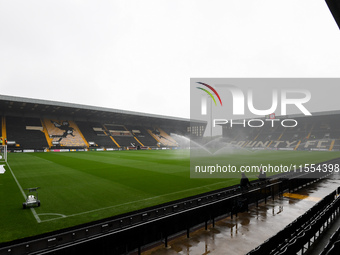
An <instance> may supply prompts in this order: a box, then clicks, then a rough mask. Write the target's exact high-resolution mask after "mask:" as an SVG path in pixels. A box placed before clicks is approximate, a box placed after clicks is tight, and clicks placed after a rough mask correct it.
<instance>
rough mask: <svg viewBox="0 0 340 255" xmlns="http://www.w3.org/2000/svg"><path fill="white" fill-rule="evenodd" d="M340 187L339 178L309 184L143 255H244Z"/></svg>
mask: <svg viewBox="0 0 340 255" xmlns="http://www.w3.org/2000/svg"><path fill="white" fill-rule="evenodd" d="M339 186H340V180H339V178H338V176H336V177H335V178H332V179H326V180H322V181H320V182H317V183H314V184H312V185H309V186H307V187H305V188H303V189H301V190H299V191H297V192H295V193H294V194H290V193H289V194H288V193H286V194H284V197H281V198H279V197H275V200H274V201H273V200H271V199H269V200H268V201H267V204H265V203H264V202H263V203H260V204H259V207H255V206H250V207H249V212H244V213H239V214H238V217H235V216H234V217H233V219H231V217H227V218H224V219H221V220H219V221H216V222H215V227H212V225H208V230H205V229H204V226H203V227H202V228H200V229H198V230H196V231H194V232H192V233H190V238H187V237H186V234H183V235H181V236H179V237H177V238H174V239H173V240H170V241H169V243H168V244H169V246H170V247H168V248H165V247H164V244H160V245H158V246H156V247H154V248H152V249H150V250H148V251H144V252H143V253H142V254H144V255H158V254H160V255H172V254H185V255H197V254H213V255H222V254H223V255H226V254H232V255H238V254H246V253H247V252H249V251H250V250H252V249H254V248H255V247H257V246H258V245H260V244H262V243H263V242H264V241H265V240H267V239H268V238H269V237H271V236H273V235H274V234H276V233H277V232H278V231H280V230H281V229H283V228H284V227H285V226H287V225H288V224H289V223H291V222H292V221H294V220H295V219H296V218H297V217H299V216H300V215H301V214H303V213H304V212H305V211H307V210H308V209H309V208H311V207H312V206H313V205H315V204H316V203H317V202H318V201H319V200H321V199H322V198H323V197H325V196H326V195H328V194H329V193H331V192H332V191H334V190H335V189H337V188H338V187H339Z"/></svg>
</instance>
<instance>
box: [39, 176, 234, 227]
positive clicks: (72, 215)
mask: <svg viewBox="0 0 340 255" xmlns="http://www.w3.org/2000/svg"><path fill="white" fill-rule="evenodd" d="M227 182H228V181H223V182H217V183H213V184H208V185H204V186H200V187H196V188H191V189H186V190H180V191H176V192H172V193H168V194H164V195H160V196H155V197H149V198H145V199H140V200H136V201H131V202H127V203H123V204H118V205H112V206H108V207H102V208H98V209H94V210H90V211H86V212H81V213H75V214H70V215H64V217H62V218H53V219H48V220H42V221H41V222H47V221H53V220H59V219H63V218H68V217H74V216H79V215H83V214H88V213H93V212H98V211H102V210H107V209H112V208H115V207H119V206H125V205H129V204H134V203H138V202H143V201H147V200H152V199H156V198H160V197H165V196H168V195H173V194H177V193H183V192H187V191H191V190H195V189H201V188H204V187H209V186H213V185H216V184H220V183H227ZM39 215H42V214H39Z"/></svg>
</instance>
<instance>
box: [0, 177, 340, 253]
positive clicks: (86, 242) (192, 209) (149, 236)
mask: <svg viewBox="0 0 340 255" xmlns="http://www.w3.org/2000/svg"><path fill="white" fill-rule="evenodd" d="M297 175H299V177H300V178H297ZM310 175H311V173H299V174H297V173H289V174H281V175H277V176H276V177H275V178H272V179H268V180H266V181H263V182H259V181H253V182H252V186H251V187H250V188H249V190H243V191H242V190H240V188H239V187H238V186H232V187H227V188H225V189H221V190H217V191H213V192H209V193H205V194H203V195H198V196H194V197H190V198H185V199H181V200H177V201H174V202H169V203H166V204H162V205H159V206H154V207H150V208H146V209H143V210H139V211H135V212H131V213H126V214H123V215H118V216H115V217H112V218H109V219H104V220H101V221H97V222H92V223H88V224H84V225H81V226H76V227H73V228H68V229H64V230H60V231H55V232H52V233H47V234H43V235H40V236H36V237H31V238H26V239H23V240H18V241H13V242H10V243H4V244H1V245H0V247H1V248H0V255H2V254H12V255H16V254H63V255H64V254H85V253H86V254H89V253H90V254H126V253H128V252H133V251H135V252H138V254H140V253H141V250H142V249H143V248H146V247H149V246H150V245H151V244H155V243H160V242H162V243H164V245H165V246H166V247H167V246H168V240H169V238H172V237H173V236H175V235H179V234H186V236H187V237H189V236H190V231H191V230H192V229H193V228H194V227H197V226H205V228H206V229H207V227H208V224H212V227H214V225H215V220H216V219H218V218H219V217H223V216H227V215H230V216H231V217H234V216H237V214H238V213H239V212H242V211H246V210H248V205H249V204H254V205H256V206H257V205H258V203H259V202H260V201H264V202H267V200H268V199H273V200H274V199H275V195H277V194H278V195H279V196H281V195H282V194H283V192H284V191H287V190H290V191H292V190H295V189H298V188H301V187H303V186H305V185H308V184H311V183H314V182H316V181H318V180H320V179H322V178H325V177H327V176H329V175H330V174H329V173H322V174H321V175H320V176H317V177H315V178H310V177H311V176H310ZM333 200H334V194H331V195H329V196H327V197H326V198H325V199H324V200H323V201H322V202H320V203H318V205H319V207H318V209H317V211H320V210H323V209H324V207H325V206H326V205H327V204H333V203H332V201H333ZM338 204H339V203H338V202H337V204H336V205H334V208H336V206H338ZM311 215H312V212H310V213H308V217H309V216H311ZM323 215H324V214H322V215H320V216H322V217H326V216H323ZM327 217H328V214H327ZM310 218H311V219H315V217H310ZM305 219H306V220H307V219H308V218H307V216H305V217H304V218H303V219H298V220H297V222H299V224H300V225H303V222H304V220H305ZM294 224H295V223H294ZM296 224H297V223H296ZM303 226H304V225H303ZM288 229H291V230H290V231H285V232H284V233H288V234H289V235H291V234H292V233H293V227H288ZM294 233H295V232H294ZM299 233H300V232H298V234H299ZM298 236H299V238H300V235H298ZM294 240H295V239H294ZM277 241H279V240H277ZM281 241H282V240H281ZM273 244H274V245H275V246H277V244H278V242H273ZM268 245H269V244H268ZM269 249H270V248H269ZM287 249H288V248H287ZM256 254H259V253H256ZM262 254H265V253H262Z"/></svg>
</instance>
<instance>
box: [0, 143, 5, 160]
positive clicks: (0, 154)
mask: <svg viewBox="0 0 340 255" xmlns="http://www.w3.org/2000/svg"><path fill="white" fill-rule="evenodd" d="M2 162H5V163H6V162H7V145H0V163H2Z"/></svg>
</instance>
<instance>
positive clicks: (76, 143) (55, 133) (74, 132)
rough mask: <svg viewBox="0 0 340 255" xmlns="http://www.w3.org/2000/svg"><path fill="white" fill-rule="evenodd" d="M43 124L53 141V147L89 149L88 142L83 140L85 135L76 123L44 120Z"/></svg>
mask: <svg viewBox="0 0 340 255" xmlns="http://www.w3.org/2000/svg"><path fill="white" fill-rule="evenodd" d="M43 122H44V125H45V127H46V129H47V132H48V134H49V137H50V138H51V139H52V145H54V146H57V147H58V146H60V147H75V148H85V147H88V144H87V142H86V141H85V140H84V139H83V135H82V133H81V132H80V130H79V128H78V126H77V125H76V123H75V122H73V121H67V120H61V121H58V120H51V119H44V120H43Z"/></svg>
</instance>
